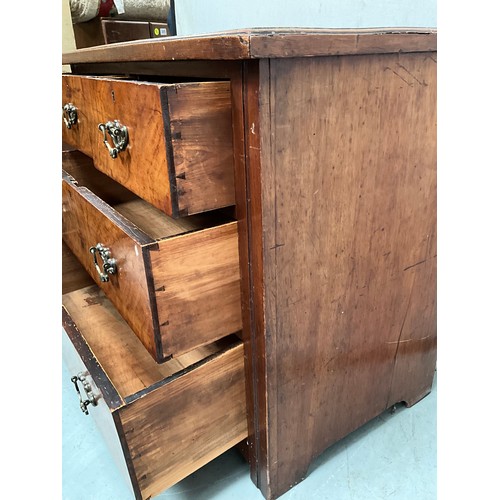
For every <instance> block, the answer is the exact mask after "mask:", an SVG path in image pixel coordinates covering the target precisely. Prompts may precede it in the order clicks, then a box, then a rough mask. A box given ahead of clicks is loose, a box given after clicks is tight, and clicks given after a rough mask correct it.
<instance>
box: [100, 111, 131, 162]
mask: <svg viewBox="0 0 500 500" xmlns="http://www.w3.org/2000/svg"><path fill="white" fill-rule="evenodd" d="M98 127H99V130H100V131H101V132H102V135H103V142H104V145H105V146H106V148H107V149H108V152H109V155H110V156H111V158H113V159H114V158H116V157H117V156H118V153H119V152H120V151H123V150H124V149H125V148H126V147H127V144H128V131H127V127H125V125H120V122H119V121H118V120H115V121H112V122H107V123H99V125H98ZM106 132H107V133H108V134H109V136H110V137H111V140H112V141H113V147H111V145H110V144H109V142H108V139H107V136H106Z"/></svg>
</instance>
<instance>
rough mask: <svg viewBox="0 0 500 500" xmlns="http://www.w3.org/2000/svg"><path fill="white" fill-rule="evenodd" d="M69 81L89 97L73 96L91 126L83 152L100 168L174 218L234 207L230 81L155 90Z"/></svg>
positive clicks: (96, 80) (137, 85) (76, 78)
mask: <svg viewBox="0 0 500 500" xmlns="http://www.w3.org/2000/svg"><path fill="white" fill-rule="evenodd" d="M63 82H64V83H63V87H64V85H65V86H66V88H70V89H78V90H79V92H80V94H81V95H84V96H85V102H84V103H83V104H80V102H79V100H77V99H76V94H77V93H78V92H77V90H73V92H72V94H73V95H75V97H74V98H73V100H75V101H78V103H77V104H78V106H81V107H82V108H85V112H86V113H88V115H89V121H90V122H91V123H90V124H89V129H90V131H91V133H89V134H86V135H85V136H84V137H81V138H80V142H79V144H80V146H79V147H80V149H81V150H82V151H84V152H86V151H90V152H91V153H89V154H90V155H91V156H92V157H93V159H94V162H95V166H96V167H97V168H98V169H99V170H101V171H102V172H104V173H105V174H107V175H109V176H110V177H112V178H113V179H115V180H116V181H118V182H119V183H120V184H122V185H123V186H125V187H127V188H128V189H130V190H131V191H132V192H134V193H136V194H137V195H138V196H140V197H141V198H142V199H144V200H146V201H148V202H149V203H151V204H152V205H154V206H155V207H157V208H159V209H160V210H162V211H163V212H165V213H166V214H168V215H171V216H173V217H178V216H180V215H190V214H195V213H200V212H204V211H208V210H213V209H216V208H222V207H226V206H230V205H234V203H235V200H234V172H233V147H232V121H231V120H232V118H231V98H230V87H229V83H228V82H198V83H180V84H154V83H146V82H135V81H125V80H117V79H109V78H92V77H79V76H70V75H68V76H65V77H63ZM69 97H72V96H69ZM69 97H67V98H69ZM107 124H108V126H107V128H106V125H107ZM99 126H101V130H100V129H99ZM123 127H125V129H124V128H123ZM117 130H122V131H125V130H126V146H125V147H124V148H123V149H122V150H120V147H117V148H116V151H115V152H114V153H113V154H111V153H110V149H111V150H112V149H113V148H114V144H113V142H112V139H111V134H112V133H114V132H116V131H117ZM69 132H71V131H68V132H67V133H66V135H63V137H66V136H67V135H69ZM117 133H120V132H117ZM123 134H124V135H125V133H124V132H123ZM105 140H106V141H107V142H108V144H109V147H108V146H106V144H105V142H104V141H105ZM70 144H74V142H70ZM84 148H85V149H84Z"/></svg>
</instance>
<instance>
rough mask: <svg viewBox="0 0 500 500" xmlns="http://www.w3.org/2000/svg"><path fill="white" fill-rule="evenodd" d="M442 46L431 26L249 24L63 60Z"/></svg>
mask: <svg viewBox="0 0 500 500" xmlns="http://www.w3.org/2000/svg"><path fill="white" fill-rule="evenodd" d="M436 46H437V31H436V30H435V29H431V28H364V29H307V28H304V29H301V28H276V29H273V28H266V29H244V30H238V31H224V32H219V33H208V34H202V35H196V36H175V37H169V38H165V39H161V40H137V41H133V42H122V43H115V44H110V45H102V46H97V47H89V48H85V49H79V50H75V51H73V52H68V53H65V54H63V58H62V63H63V64H80V63H96V62H97V63H98V62H120V61H182V60H242V59H261V58H285V57H314V56H325V55H348V54H380V53H394V52H427V51H435V50H436Z"/></svg>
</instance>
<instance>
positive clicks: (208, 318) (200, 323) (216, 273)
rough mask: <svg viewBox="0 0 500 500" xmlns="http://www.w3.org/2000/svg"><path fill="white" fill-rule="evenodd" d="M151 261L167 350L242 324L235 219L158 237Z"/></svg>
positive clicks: (189, 345) (210, 338)
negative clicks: (219, 224)
mask: <svg viewBox="0 0 500 500" xmlns="http://www.w3.org/2000/svg"><path fill="white" fill-rule="evenodd" d="M151 267H152V271H153V280H154V288H155V292H156V303H157V307H158V321H159V325H160V335H161V342H162V345H163V353H164V355H168V354H170V353H172V354H173V353H175V354H178V353H183V352H186V351H187V350H189V349H190V348H192V345H193V343H196V344H197V345H202V344H205V343H207V342H212V341H213V340H216V339H218V338H221V337H223V336H224V335H228V334H229V333H235V332H237V331H238V330H241V305H240V274H239V260H238V234H237V224H236V222H230V223H227V224H224V225H221V226H217V227H213V228H208V229H204V230H201V231H197V232H194V233H190V234H188V235H184V236H182V235H181V236H178V237H174V238H169V239H167V240H163V241H160V242H159V244H158V251H154V252H151Z"/></svg>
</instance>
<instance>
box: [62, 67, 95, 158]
mask: <svg viewBox="0 0 500 500" xmlns="http://www.w3.org/2000/svg"><path fill="white" fill-rule="evenodd" d="M94 122H95V118H94V115H93V112H92V108H91V106H89V103H88V97H87V96H84V93H83V89H82V85H81V80H79V79H76V78H67V77H66V76H63V78H62V140H63V142H65V143H67V144H69V145H70V146H73V147H75V148H77V149H79V150H80V151H82V152H84V153H85V154H87V155H89V156H90V155H92V138H93V137H94V135H95V131H94V130H93V124H94Z"/></svg>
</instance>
